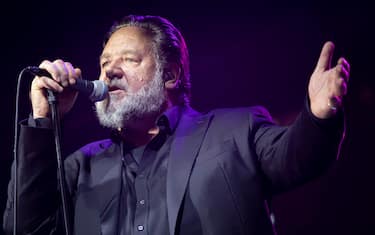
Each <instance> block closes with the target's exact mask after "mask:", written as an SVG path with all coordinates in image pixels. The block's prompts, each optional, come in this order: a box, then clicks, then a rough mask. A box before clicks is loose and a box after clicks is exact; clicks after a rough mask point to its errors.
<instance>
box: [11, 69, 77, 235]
mask: <svg viewBox="0 0 375 235" xmlns="http://www.w3.org/2000/svg"><path fill="white" fill-rule="evenodd" d="M25 72H30V73H31V74H33V73H32V72H31V71H30V69H29V67H27V68H24V69H22V70H21V72H20V73H19V75H18V79H17V88H16V102H15V104H16V107H15V117H14V146H13V158H14V160H13V167H14V171H13V178H14V181H13V235H17V234H18V233H17V232H18V231H17V227H18V209H19V208H18V204H19V203H18V183H19V182H18V181H19V179H18V140H19V133H18V131H19V130H18V124H19V120H18V119H19V106H20V87H21V82H22V78H23V76H24V73H25ZM47 92H48V97H47V99H48V103H49V104H50V108H51V112H52V123H53V129H54V134H55V144H56V154H57V165H58V166H57V167H58V173H59V188H60V193H61V200H62V207H63V208H62V209H63V211H62V212H63V220H64V221H63V222H64V230H65V234H66V235H70V232H71V227H70V223H69V222H70V218H69V208H68V205H67V204H68V203H67V198H66V185H65V170H64V164H63V161H62V157H61V148H60V128H59V127H60V126H59V117H58V111H57V106H56V98H55V96H54V93H53V92H52V91H51V90H49V89H47Z"/></svg>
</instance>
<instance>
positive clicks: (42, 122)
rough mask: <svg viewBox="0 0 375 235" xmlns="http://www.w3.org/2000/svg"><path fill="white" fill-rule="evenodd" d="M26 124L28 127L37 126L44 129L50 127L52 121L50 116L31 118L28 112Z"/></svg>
mask: <svg viewBox="0 0 375 235" xmlns="http://www.w3.org/2000/svg"><path fill="white" fill-rule="evenodd" d="M27 125H28V126H30V127H38V128H45V129H51V128H52V123H51V119H50V118H35V119H34V118H33V116H32V115H31V114H30V116H29V118H28V120H27Z"/></svg>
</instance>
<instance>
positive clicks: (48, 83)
mask: <svg viewBox="0 0 375 235" xmlns="http://www.w3.org/2000/svg"><path fill="white" fill-rule="evenodd" d="M33 84H34V86H32V87H36V88H37V89H49V90H52V91H55V92H62V91H63V90H64V89H63V87H62V86H60V84H59V83H58V82H56V81H55V80H53V79H51V78H48V77H35V79H34V80H33Z"/></svg>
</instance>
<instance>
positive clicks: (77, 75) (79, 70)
mask: <svg viewBox="0 0 375 235" xmlns="http://www.w3.org/2000/svg"><path fill="white" fill-rule="evenodd" d="M74 74H75V78H76V79H82V72H81V69H79V68H75V69H74ZM74 82H75V81H74Z"/></svg>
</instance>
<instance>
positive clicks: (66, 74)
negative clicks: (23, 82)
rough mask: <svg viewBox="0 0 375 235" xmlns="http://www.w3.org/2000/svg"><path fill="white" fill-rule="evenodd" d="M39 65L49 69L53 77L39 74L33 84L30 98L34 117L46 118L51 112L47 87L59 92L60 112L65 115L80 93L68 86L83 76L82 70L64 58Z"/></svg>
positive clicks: (46, 61)
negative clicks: (63, 59)
mask: <svg viewBox="0 0 375 235" xmlns="http://www.w3.org/2000/svg"><path fill="white" fill-rule="evenodd" d="M39 67H40V68H43V69H45V70H47V71H48V72H49V73H50V74H51V75H52V78H48V77H38V76H37V77H35V78H34V80H33V82H32V84H31V89H30V99H31V104H32V109H33V118H44V117H48V116H49V114H50V113H49V112H50V110H49V104H48V100H47V97H46V89H50V90H52V91H54V92H57V93H58V106H59V113H60V115H64V114H65V113H67V112H69V110H70V109H71V108H72V107H73V104H74V102H75V100H76V98H77V95H78V93H77V92H76V91H74V90H72V89H67V88H68V87H69V85H72V84H75V82H76V79H79V78H80V77H81V70H80V69H78V68H74V67H73V66H72V65H71V64H70V63H69V62H64V61H62V60H55V61H54V62H50V61H48V60H45V61H43V62H42V63H41V64H40V65H39Z"/></svg>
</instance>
